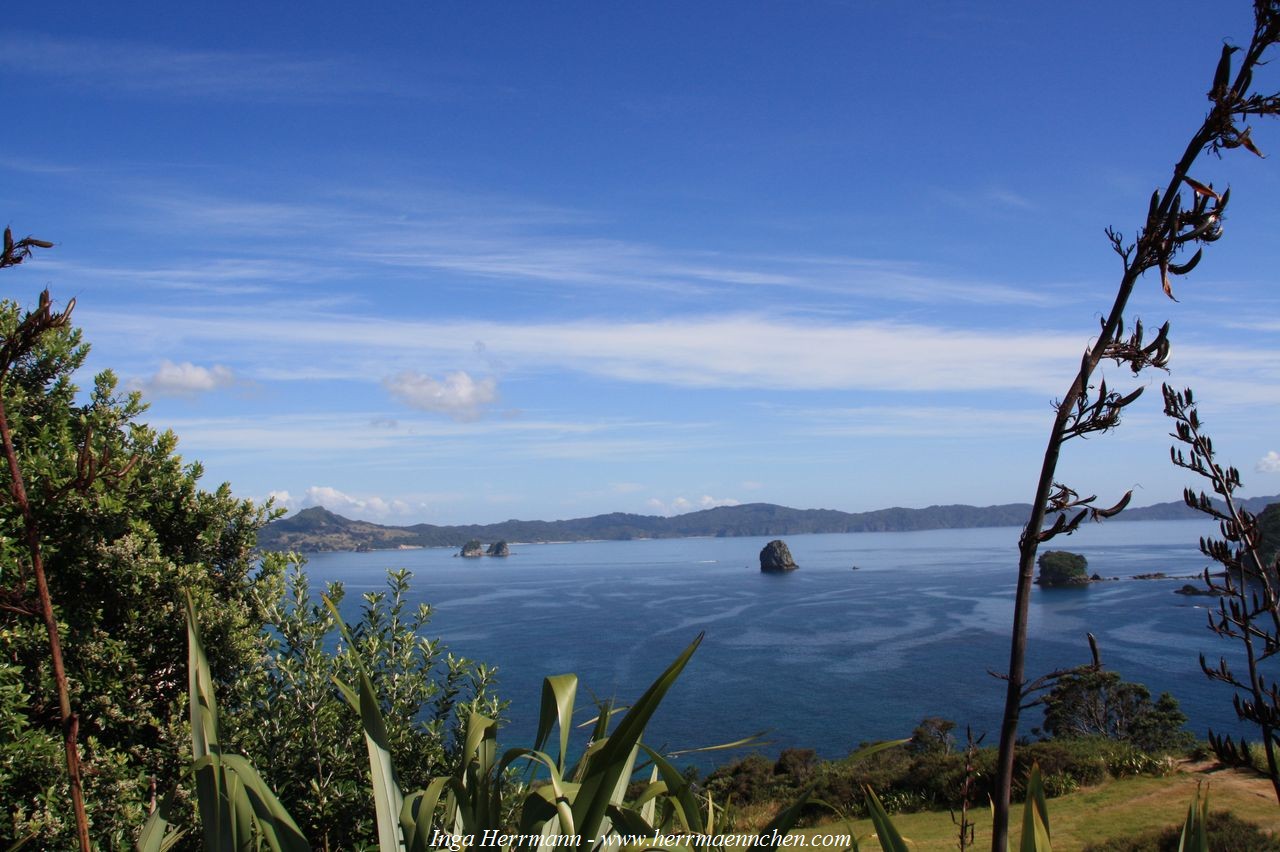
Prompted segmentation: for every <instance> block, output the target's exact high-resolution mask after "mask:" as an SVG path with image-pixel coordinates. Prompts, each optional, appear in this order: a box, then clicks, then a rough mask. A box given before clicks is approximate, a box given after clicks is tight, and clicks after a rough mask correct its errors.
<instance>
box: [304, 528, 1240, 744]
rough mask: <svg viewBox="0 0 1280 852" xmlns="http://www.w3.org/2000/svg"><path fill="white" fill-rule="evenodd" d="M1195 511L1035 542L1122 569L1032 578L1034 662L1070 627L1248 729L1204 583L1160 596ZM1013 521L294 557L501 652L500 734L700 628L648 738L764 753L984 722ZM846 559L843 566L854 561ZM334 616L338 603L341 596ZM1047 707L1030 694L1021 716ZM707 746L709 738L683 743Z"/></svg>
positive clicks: (620, 692)
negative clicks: (558, 690) (773, 549)
mask: <svg viewBox="0 0 1280 852" xmlns="http://www.w3.org/2000/svg"><path fill="white" fill-rule="evenodd" d="M1213 529H1214V528H1213V525H1212V524H1210V523H1207V522H1203V521H1132V522H1119V523H1117V522H1111V523H1107V524H1095V525H1087V526H1086V527H1085V528H1083V529H1082V530H1081V531H1080V532H1078V533H1076V534H1075V535H1073V536H1070V537H1060V538H1058V539H1055V540H1054V541H1053V542H1052V543H1051V545H1050V547H1049V548H1048V549H1061V550H1071V551H1074V552H1078V553H1081V554H1083V555H1084V556H1085V557H1086V558H1087V559H1088V560H1089V572H1090V573H1094V572H1096V573H1098V574H1101V575H1102V576H1104V577H1119V578H1121V579H1120V580H1118V581H1116V582H1104V583H1094V584H1091V585H1089V586H1087V587H1084V588H1072V589H1041V588H1039V587H1037V588H1036V589H1035V591H1034V593H1033V596H1032V604H1031V630H1030V636H1031V638H1030V651H1029V658H1028V666H1027V672H1028V675H1029V676H1030V677H1034V676H1036V675H1037V674H1040V673H1044V672H1047V671H1049V670H1052V669H1055V668H1061V667H1067V666H1072V665H1079V664H1083V663H1087V662H1088V661H1089V659H1090V657H1089V647H1088V643H1087V640H1086V633H1088V632H1092V633H1093V634H1094V635H1095V636H1096V637H1097V639H1098V643H1099V646H1100V648H1101V653H1102V660H1103V663H1104V664H1105V665H1106V666H1107V667H1108V668H1110V669H1113V670H1115V671H1117V672H1119V673H1120V675H1121V676H1122V677H1123V678H1124V679H1125V680H1130V681H1137V682H1140V683H1144V684H1146V685H1147V686H1148V687H1149V688H1150V690H1151V692H1152V696H1153V698H1154V697H1155V696H1158V695H1159V693H1161V692H1163V691H1168V692H1171V693H1173V695H1174V696H1175V697H1176V698H1177V699H1178V700H1179V701H1180V702H1181V705H1182V709H1183V712H1185V713H1186V714H1187V715H1188V716H1189V717H1190V723H1189V728H1190V729H1191V730H1192V731H1193V732H1194V733H1195V734H1196V735H1197V736H1199V737H1204V735H1205V732H1206V729H1208V728H1209V727H1212V728H1213V729H1214V730H1215V731H1218V732H1230V733H1236V734H1238V733H1246V734H1252V731H1250V730H1249V729H1248V728H1247V727H1246V726H1243V725H1242V724H1241V723H1240V722H1238V721H1237V719H1236V717H1235V712H1234V710H1233V709H1232V707H1231V690H1229V689H1228V688H1227V687H1225V686H1223V685H1221V684H1217V683H1212V682H1210V681H1208V680H1207V679H1206V678H1205V676H1204V675H1203V674H1202V673H1201V671H1200V667H1199V655H1200V654H1201V653H1203V654H1205V655H1206V656H1207V657H1208V658H1209V660H1210V661H1211V662H1216V660H1217V658H1218V657H1219V656H1221V655H1226V656H1227V657H1228V660H1237V659H1240V658H1241V656H1240V655H1239V654H1238V653H1237V648H1236V645H1235V644H1233V643H1230V642H1227V641H1226V640H1222V639H1219V638H1218V637H1216V636H1215V635H1214V634H1212V633H1211V632H1210V631H1209V630H1208V629H1207V627H1206V614H1207V613H1206V608H1207V607H1216V599H1214V598H1209V597H1189V596H1184V595H1179V594H1175V589H1177V588H1179V587H1180V586H1181V585H1182V584H1184V583H1187V582H1192V583H1198V582H1199V581H1197V580H1186V579H1176V580H1175V579H1170V580H1135V579H1130V578H1132V577H1133V576H1134V575H1136V574H1144V573H1151V572H1157V571H1162V572H1165V573H1167V574H1170V575H1186V574H1198V573H1199V572H1200V571H1202V570H1203V569H1204V568H1205V567H1206V565H1207V564H1208V561H1207V560H1206V559H1205V557H1203V556H1202V555H1201V554H1200V553H1199V550H1198V548H1197V541H1198V539H1199V537H1200V536H1201V535H1205V534H1212V533H1213ZM1018 533H1019V531H1018V530H1017V529H1014V528H987V529H964V530H934V531H927V532H902V533H848V534H836V535H796V536H788V537H785V540H786V542H787V544H788V546H789V547H790V549H791V552H792V555H793V556H794V557H795V560H796V562H797V563H798V564H799V565H800V569H799V570H798V571H795V572H792V573H789V574H785V575H772V574H762V573H761V572H760V570H759V561H758V554H759V551H760V549H761V548H762V547H763V546H764V544H765V543H766V542H767V541H769V538H768V537H762V538H695V539H664V540H647V541H602V542H574V543H564V544H516V543H513V544H512V554H511V556H509V557H507V558H505V559H497V558H487V557H486V558H481V559H462V558H458V557H456V556H455V555H454V554H455V553H456V551H455V550H446V549H425V550H407V551H378V552H372V553H324V554H314V555H312V556H311V557H310V561H309V568H308V570H309V574H310V575H311V577H312V580H313V584H314V585H315V587H317V588H318V587H319V583H320V582H321V581H330V580H337V581H341V582H342V583H343V584H344V586H345V587H346V590H347V595H348V597H347V600H346V601H345V603H344V607H345V611H346V612H348V613H352V614H354V612H355V609H356V608H357V607H358V606H359V602H360V595H361V594H362V593H364V592H368V591H374V590H379V589H382V588H385V576H386V572H387V570H389V569H399V568H404V569H408V570H409V571H411V572H412V573H413V580H412V588H413V600H414V601H415V602H417V601H423V602H426V603H429V604H430V605H431V606H432V608H433V609H434V615H433V617H432V621H431V624H430V627H429V630H428V631H427V632H428V634H429V635H432V636H439V637H440V638H442V639H443V641H444V643H445V644H446V645H447V646H448V648H449V650H450V651H452V652H453V653H455V654H460V655H463V656H466V657H470V658H473V659H476V660H481V661H484V662H486V663H489V664H491V665H496V666H497V667H498V669H499V686H498V692H499V694H500V695H501V696H502V697H503V698H505V699H508V700H509V701H510V702H511V706H510V709H509V711H508V713H507V723H506V726H505V728H504V730H503V732H502V733H501V735H500V737H499V744H500V746H501V747H503V748H506V747H512V746H516V745H530V744H532V743H531V740H532V737H533V733H534V730H535V727H536V719H537V713H538V706H539V700H540V695H541V683H542V678H543V677H544V676H547V675H552V674H561V673H565V672H575V673H577V674H578V676H579V678H580V688H579V705H580V712H582V713H583V718H584V719H585V718H588V714H587V712H586V711H587V710H588V709H589V708H590V697H591V696H592V695H595V696H598V697H600V698H606V697H612V698H615V699H617V700H618V701H619V702H620V703H623V704H625V703H628V702H629V701H631V700H633V699H635V698H636V697H638V696H639V695H640V693H641V692H642V691H643V690H644V689H645V688H646V687H647V686H648V684H649V683H650V682H651V681H652V680H653V679H654V678H655V677H656V676H657V675H658V674H659V673H660V672H661V671H662V670H663V669H664V668H665V667H666V666H667V664H668V663H670V662H671V660H673V659H674V658H675V657H676V656H677V654H679V653H680V651H681V650H682V649H683V648H684V647H685V646H686V645H688V643H689V642H691V641H692V640H693V639H694V637H695V636H697V635H698V633H700V632H705V634H706V638H705V640H704V641H703V643H702V645H701V647H700V648H699V649H698V651H697V653H696V654H695V655H694V657H693V659H692V661H691V663H690V664H689V667H688V668H687V669H686V670H685V673H684V675H683V676H682V677H681V679H680V680H679V681H678V682H677V683H676V685H675V687H674V688H673V689H672V690H671V692H670V694H669V695H668V697H667V699H666V700H665V701H664V703H663V705H662V707H661V708H660V709H659V710H658V713H657V714H656V715H655V717H654V719H653V721H652V722H651V724H650V727H649V729H648V733H647V736H646V741H647V742H649V743H650V744H651V745H665V746H666V747H668V748H671V749H685V748H694V747H699V746H705V745H712V744H715V743H718V742H725V741H730V740H734V739H737V738H739V737H743V736H746V735H749V734H753V733H756V732H758V731H767V732H768V734H767V740H768V741H769V742H770V743H771V745H769V746H768V747H767V748H766V751H767V752H770V753H776V752H777V751H778V750H779V749H782V748H786V747H804V748H814V749H816V750H817V751H818V752H819V754H821V755H822V756H824V757H839V756H842V755H844V754H846V753H848V752H849V751H850V750H851V749H853V748H855V747H856V746H857V745H858V744H859V743H861V742H865V741H874V740H881V739H889V738H897V737H905V736H908V735H910V732H911V729H912V728H913V727H914V726H915V724H916V723H917V722H918V721H919V720H920V719H922V718H924V717H926V716H942V717H945V718H948V719H952V720H954V721H956V722H957V723H959V726H960V727H959V730H960V732H961V734H963V731H964V727H965V725H969V726H971V727H972V729H973V731H974V734H975V736H977V735H979V734H982V733H986V735H987V739H986V742H987V743H988V744H993V743H994V742H995V741H996V740H997V739H998V736H999V721H1000V715H1001V711H1002V708H1003V700H1004V689H1003V682H1002V681H999V680H997V679H996V678H994V677H992V676H991V674H989V672H992V671H994V672H1000V671H1003V670H1005V669H1006V668H1007V666H1008V653H1009V639H1008V631H1009V626H1010V623H1011V621H1012V609H1013V595H1014V581H1015V572H1016V560H1017V553H1016V544H1017V539H1018ZM854 566H857V568H856V569H855V568H854ZM349 617H350V616H349ZM1040 720H1041V714H1040V712H1039V711H1038V710H1036V709H1033V710H1030V711H1028V712H1027V713H1025V714H1024V725H1023V728H1024V729H1025V730H1026V732H1027V733H1030V732H1031V729H1032V728H1033V727H1034V726H1036V725H1037V724H1039V722H1040ZM694 759H695V761H697V762H699V763H701V764H702V765H704V766H705V765H710V764H713V763H716V762H719V761H723V760H724V759H726V757H725V755H723V754H718V753H716V754H713V755H707V756H702V757H701V758H694Z"/></svg>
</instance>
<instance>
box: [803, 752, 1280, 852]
mask: <svg viewBox="0 0 1280 852" xmlns="http://www.w3.org/2000/svg"><path fill="white" fill-rule="evenodd" d="M1198 781H1206V782H1208V784H1209V788H1208V789H1209V804H1210V807H1211V808H1212V809H1213V810H1229V811H1231V812H1232V813H1234V814H1235V815H1236V816H1238V817H1240V818H1242V819H1245V820H1248V821H1250V822H1253V823H1256V824H1257V825H1258V826H1260V827H1261V828H1263V829H1266V830H1268V831H1271V832H1273V833H1277V832H1280V805H1277V804H1276V799H1275V796H1274V794H1273V793H1272V791H1271V785H1270V783H1269V782H1267V781H1266V780H1265V779H1263V778H1261V777H1258V776H1256V775H1254V774H1253V773H1247V772H1243V771H1240V770H1220V771H1214V772H1178V773H1176V774H1173V775H1169V776H1165V777H1150V776H1140V777H1129V778H1122V779H1120V780H1116V781H1107V782H1104V783H1102V784H1099V785H1097V786H1093V787H1087V788H1085V789H1082V790H1080V791H1079V792H1077V793H1072V794H1070V795H1067V796H1060V797H1058V798H1056V799H1050V800H1049V824H1050V829H1051V831H1052V837H1053V848H1054V850H1055V852H1072V850H1079V849H1083V848H1084V846H1085V845H1086V844H1087V843H1093V842H1098V841H1100V840H1106V839H1110V838H1116V837H1132V836H1133V835H1136V834H1140V833H1142V832H1144V831H1148V830H1151V829H1158V828H1164V827H1166V826H1171V825H1181V823H1182V820H1183V819H1184V818H1185V817H1186V812H1187V804H1188V803H1189V802H1190V801H1191V797H1192V795H1193V794H1194V792H1195V789H1196V783H1197V782H1198ZM972 818H973V820H974V821H975V822H976V823H977V841H976V843H975V845H974V847H973V848H974V849H977V850H985V849H990V848H991V814H990V810H989V809H988V808H987V807H986V805H985V803H983V806H981V807H979V808H977V809H975V810H974V811H972ZM1013 819H1014V821H1015V823H1017V824H1019V825H1020V824H1021V819H1022V807H1021V805H1018V806H1017V807H1015V809H1014V813H1013ZM893 820H894V823H895V825H897V827H898V830H899V831H900V832H901V833H902V834H903V836H904V837H906V838H907V839H908V840H910V841H912V843H913V844H914V848H916V849H918V850H921V852H927V850H948V849H957V848H958V846H957V843H956V826H955V824H954V823H953V822H952V821H951V815H950V814H949V813H947V812H946V811H926V812H922V813H913V814H898V815H895V816H894V818H893ZM845 832H848V833H852V834H853V835H854V836H856V837H859V838H862V837H869V835H871V833H872V832H873V829H872V827H871V821H870V820H865V819H864V820H855V821H853V822H852V823H847V822H846V823H840V822H832V823H827V824H824V825H820V826H815V827H811V828H805V829H798V830H797V832H796V833H801V834H807V835H813V834H825V833H845ZM863 848H864V849H868V848H869V849H876V848H878V847H877V845H876V843H875V841H874V840H869V841H864V842H863Z"/></svg>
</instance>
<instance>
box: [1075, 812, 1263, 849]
mask: <svg viewBox="0 0 1280 852" xmlns="http://www.w3.org/2000/svg"><path fill="white" fill-rule="evenodd" d="M1208 829H1209V848H1210V849H1221V850H1223V852H1237V851H1238V852H1280V840H1277V839H1276V838H1275V837H1273V836H1272V835H1270V834H1267V833H1266V832H1265V831H1263V830H1262V829H1261V828H1259V827H1258V826H1257V825H1255V824H1254V823H1251V822H1249V821H1247V820H1243V819H1241V818H1240V817H1238V816H1236V815H1235V814H1233V813H1231V812H1230V811H1214V812H1213V813H1211V814H1209V821H1208ZM1181 836H1182V826H1180V825H1171V826H1169V827H1168V828H1163V829H1158V830H1156V831H1149V832H1145V833H1143V834H1141V835H1139V836H1137V837H1131V838H1124V839H1120V840H1108V841H1106V842H1104V843H1091V844H1090V845H1088V846H1086V847H1085V849H1084V852H1178V842H1179V840H1180V839H1181Z"/></svg>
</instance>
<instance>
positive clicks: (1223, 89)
mask: <svg viewBox="0 0 1280 852" xmlns="http://www.w3.org/2000/svg"><path fill="white" fill-rule="evenodd" d="M1253 6H1254V30H1253V35H1252V37H1251V38H1250V40H1249V43H1248V45H1247V46H1246V47H1244V48H1240V47H1235V46H1232V45H1224V46H1223V48H1222V52H1221V55H1220V57H1219V60H1218V64H1217V67H1216V70H1215V72H1214V75H1213V80H1212V83H1211V85H1210V88H1209V91H1208V98H1209V101H1210V108H1209V112H1208V114H1207V115H1206V117H1205V119H1204V121H1203V122H1202V123H1201V125H1200V127H1199V129H1198V130H1196V132H1195V133H1194V134H1193V135H1192V137H1191V139H1190V141H1189V142H1188V143H1187V146H1186V148H1185V149H1184V151H1183V153H1182V156H1181V157H1180V158H1179V160H1178V161H1177V163H1176V164H1175V165H1174V167H1173V173H1172V175H1171V176H1170V178H1169V182H1168V184H1167V185H1166V186H1165V188H1164V190H1163V191H1161V190H1159V189H1157V190H1156V191H1155V192H1154V193H1153V195H1152V196H1151V201H1150V205H1149V207H1148V210H1147V215H1146V219H1145V221H1144V222H1143V224H1142V225H1141V226H1140V227H1139V229H1138V232H1137V236H1136V238H1135V239H1134V240H1133V242H1126V240H1125V238H1124V237H1123V236H1122V235H1121V234H1120V233H1119V232H1117V231H1114V230H1111V229H1108V231H1107V236H1108V238H1109V240H1110V242H1111V246H1112V248H1113V249H1114V251H1115V252H1116V254H1117V255H1118V256H1119V258H1120V261H1121V266H1122V274H1121V277H1120V282H1119V286H1118V287H1117V290H1116V295H1115V298H1114V301H1113V303H1112V305H1111V308H1110V310H1109V311H1108V312H1107V314H1106V316H1105V317H1104V318H1103V319H1102V321H1101V330H1100V332H1099V334H1098V336H1097V338H1096V339H1095V340H1094V342H1093V343H1092V344H1090V345H1089V346H1088V348H1087V349H1086V350H1085V352H1084V355H1083V357H1082V359H1081V361H1080V367H1079V369H1078V371H1077V372H1076V375H1075V377H1074V378H1073V379H1072V381H1071V384H1070V385H1069V387H1068V388H1067V392H1066V393H1065V394H1064V395H1063V397H1062V399H1061V400H1059V401H1058V402H1057V403H1056V405H1055V409H1056V414H1055V417H1054V422H1053V426H1052V428H1051V429H1050V432H1049V438H1048V441H1047V444H1046V448H1045V453H1044V460H1043V463H1042V465H1041V469H1040V476H1039V480H1038V482H1037V485H1036V491H1035V497H1034V499H1033V500H1032V503H1031V505H1032V510H1031V514H1030V517H1029V518H1028V520H1027V524H1026V526H1025V528H1024V529H1023V532H1022V536H1021V538H1020V540H1019V544H1018V556H1019V559H1018V578H1017V592H1016V597H1015V603H1014V617H1013V628H1012V631H1011V637H1010V649H1009V668H1008V670H1007V672H1006V674H1005V675H1004V677H1005V678H1006V680H1007V687H1006V693H1005V708H1004V716H1003V720H1002V722H1001V727H1000V751H999V757H998V763H997V784H996V795H995V800H994V817H993V831H992V846H991V848H992V852H1005V850H1006V848H1007V844H1008V836H1009V799H1010V794H1011V792H1012V787H1013V760H1014V748H1015V745H1016V741H1017V735H1018V719H1019V715H1020V713H1021V711H1022V710H1023V709H1024V707H1025V706H1026V705H1025V702H1026V698H1027V692H1026V688H1027V686H1028V684H1027V681H1026V678H1025V673H1026V671H1025V670H1026V649H1027V622H1028V617H1029V611H1030V600H1031V588H1032V582H1033V578H1034V574H1035V564H1036V554H1037V551H1038V549H1039V547H1040V545H1041V544H1043V543H1045V542H1047V541H1049V540H1050V539H1052V538H1054V537H1055V536H1058V535H1065V534H1070V533H1072V532H1074V531H1075V529H1076V528H1077V527H1078V526H1079V525H1080V523H1081V522H1082V521H1083V520H1084V519H1085V518H1088V517H1092V518H1094V519H1098V518H1103V517H1108V516H1110V515H1113V514H1116V513H1118V512H1120V511H1121V510H1123V508H1124V507H1125V505H1127V503H1128V501H1129V497H1130V495H1129V494H1125V495H1124V497H1123V498H1121V499H1120V501H1119V502H1118V503H1117V504H1116V505H1114V506H1111V507H1110V508H1107V509H1099V508H1097V507H1096V506H1095V505H1094V502H1095V500H1096V498H1095V497H1092V496H1091V497H1081V496H1080V495H1079V492H1077V491H1075V490H1074V489H1072V488H1070V487H1068V486H1067V485H1064V484H1062V483H1060V482H1058V481H1057V479H1056V475H1057V466H1058V458H1059V456H1060V454H1061V452H1062V450H1063V447H1064V446H1065V445H1066V443H1067V442H1068V441H1070V440H1071V439H1073V438H1080V437H1086V436H1088V435H1090V434H1095V433H1103V432H1107V431H1109V430H1111V429H1113V428H1115V427H1116V426H1117V425H1119V422H1120V415H1121V413H1122V411H1123V410H1124V408H1125V407H1127V406H1128V405H1130V404H1131V403H1132V402H1134V401H1135V400H1136V399H1137V398H1138V396H1139V395H1140V394H1141V392H1142V388H1138V389H1137V390H1135V391H1133V392H1131V393H1128V394H1121V393H1119V392H1116V391H1114V390H1111V389H1108V388H1107V385H1106V383H1105V382H1098V383H1097V385H1096V386H1095V385H1094V384H1092V383H1091V382H1092V380H1093V376H1094V373H1095V371H1096V370H1097V368H1098V366H1099V365H1100V364H1101V362H1102V361H1103V360H1112V361H1114V362H1116V363H1117V364H1118V365H1124V366H1128V367H1129V368H1131V369H1132V370H1133V372H1134V373H1135V374H1136V373H1138V372H1140V371H1142V370H1143V369H1146V368H1148V367H1156V368H1163V367H1164V366H1165V364H1166V362H1167V360H1168V357H1169V340H1168V331H1169V325H1168V323H1165V324H1164V325H1163V326H1162V327H1161V328H1160V330H1159V332H1158V333H1157V334H1156V336H1155V338H1154V339H1153V340H1151V341H1147V340H1145V339H1144V335H1143V329H1142V325H1141V323H1140V322H1135V323H1134V325H1133V330H1132V331H1131V332H1130V333H1129V335H1128V336H1127V337H1126V336H1125V323H1124V313H1125V310H1126V308H1127V307H1128V304H1129V299H1130V297H1131V296H1132V295H1133V292H1134V290H1135V288H1136V287H1137V284H1138V282H1139V281H1140V280H1141V279H1142V277H1143V276H1144V275H1145V273H1146V272H1148V271H1150V270H1157V271H1158V273H1159V276H1160V283H1161V287H1162V289H1163V290H1164V292H1165V294H1166V295H1167V296H1169V297H1170V298H1173V288H1172V283H1171V279H1172V278H1173V277H1176V276H1179V275H1185V274H1187V273H1189V272H1190V271H1191V270H1192V269H1194V268H1195V267H1196V265H1197V264H1198V263H1199V262H1200V260H1201V257H1202V255H1203V250H1204V245H1205V244H1207V243H1211V242H1214V241H1216V240H1218V239H1219V238H1221V236H1222V233H1223V231H1222V219H1223V214H1224V212H1225V210H1226V208H1227V202H1228V200H1229V198H1230V191H1229V190H1227V191H1224V192H1218V191H1216V190H1215V189H1214V188H1213V186H1212V185H1211V184H1206V183H1204V182H1202V181H1200V180H1197V179H1196V178H1195V177H1193V176H1192V169H1193V167H1194V166H1195V164H1196V161H1197V160H1198V159H1199V157H1200V155H1201V154H1202V153H1204V152H1206V151H1207V152H1210V153H1213V154H1220V153H1221V152H1222V151H1223V150H1224V149H1234V148H1245V149H1246V150H1248V151H1251V152H1253V153H1254V154H1258V155H1259V156H1261V154H1260V152H1259V150H1258V148H1257V146H1256V145H1255V143H1254V141H1253V139H1252V137H1251V128H1250V127H1248V126H1247V125H1245V126H1242V125H1241V122H1245V121H1247V120H1248V119H1249V118H1251V117H1254V116H1273V115H1276V114H1278V113H1280V94H1259V93H1257V92H1255V91H1254V89H1253V75H1254V71H1255V69H1256V68H1257V67H1258V66H1259V65H1261V64H1263V57H1264V55H1265V54H1266V53H1267V51H1268V50H1269V49H1270V48H1271V47H1272V46H1274V45H1275V44H1276V43H1277V42H1278V41H1280V0H1255V2H1254V4H1253ZM1236 53H1240V54H1241V55H1240V57H1239V58H1238V59H1237V58H1236V57H1235V54H1236ZM1192 246H1195V247H1196V250H1195V252H1194V254H1192V255H1191V256H1190V257H1189V258H1187V259H1186V260H1180V256H1181V254H1182V252H1183V251H1184V250H1186V249H1189V248H1191V247H1192ZM1049 521H1052V522H1051V523H1047V522H1049Z"/></svg>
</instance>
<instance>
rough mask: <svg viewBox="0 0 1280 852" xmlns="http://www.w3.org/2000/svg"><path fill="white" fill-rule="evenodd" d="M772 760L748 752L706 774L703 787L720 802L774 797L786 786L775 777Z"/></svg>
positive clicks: (764, 800) (750, 801)
mask: <svg viewBox="0 0 1280 852" xmlns="http://www.w3.org/2000/svg"><path fill="white" fill-rule="evenodd" d="M773 765H774V764H773V761H771V760H769V758H767V757H765V756H764V755H762V754H749V755H747V756H746V757H744V758H742V759H741V760H735V761H734V762H733V763H730V764H728V765H727V766H721V767H719V768H717V769H715V770H714V771H712V773H711V774H710V775H708V776H707V781H706V788H707V789H708V790H710V791H711V794H712V796H713V797H714V798H715V799H716V800H717V801H720V802H733V803H734V804H738V805H748V804H752V803H754V802H766V801H770V800H772V799H774V798H776V797H777V796H778V795H779V794H780V793H781V792H782V791H783V790H786V789H788V785H787V784H786V782H785V781H784V780H782V779H779V778H777V777H776V776H775V774H774V771H773Z"/></svg>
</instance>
